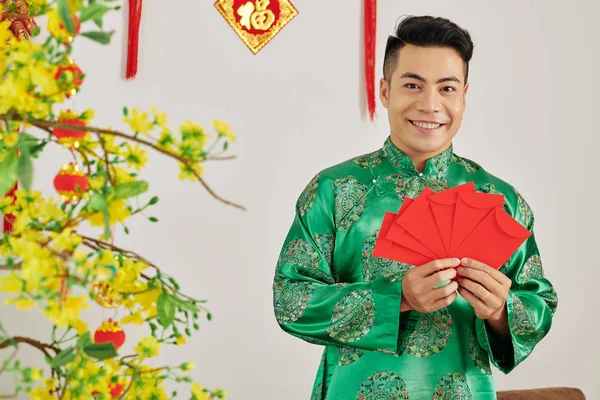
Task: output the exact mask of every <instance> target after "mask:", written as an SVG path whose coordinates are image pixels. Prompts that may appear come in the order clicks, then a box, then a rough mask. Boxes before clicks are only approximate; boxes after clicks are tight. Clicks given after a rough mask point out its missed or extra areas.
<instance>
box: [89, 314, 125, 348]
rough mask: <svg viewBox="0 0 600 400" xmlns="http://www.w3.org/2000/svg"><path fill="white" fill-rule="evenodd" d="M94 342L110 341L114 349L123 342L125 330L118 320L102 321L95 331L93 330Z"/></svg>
mask: <svg viewBox="0 0 600 400" xmlns="http://www.w3.org/2000/svg"><path fill="white" fill-rule="evenodd" d="M94 342H95V343H107V342H112V344H114V345H115V349H118V348H119V347H121V346H123V343H125V331H123V329H122V328H121V326H120V325H119V323H118V322H116V321H113V320H112V319H110V318H109V319H108V321H104V322H103V323H102V325H100V327H99V328H98V329H96V332H94Z"/></svg>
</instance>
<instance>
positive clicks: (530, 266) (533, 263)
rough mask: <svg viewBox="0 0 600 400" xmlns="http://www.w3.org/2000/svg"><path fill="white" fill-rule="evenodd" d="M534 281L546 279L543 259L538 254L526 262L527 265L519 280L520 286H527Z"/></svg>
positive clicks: (522, 270)
mask: <svg viewBox="0 0 600 400" xmlns="http://www.w3.org/2000/svg"><path fill="white" fill-rule="evenodd" d="M534 279H544V269H543V267H542V258H541V257H540V256H539V255H537V254H534V255H532V256H531V257H529V259H528V260H527V262H525V265H523V268H522V269H521V272H520V273H519V277H518V278H517V280H518V281H519V283H520V284H525V283H527V282H529V281H531V280H534Z"/></svg>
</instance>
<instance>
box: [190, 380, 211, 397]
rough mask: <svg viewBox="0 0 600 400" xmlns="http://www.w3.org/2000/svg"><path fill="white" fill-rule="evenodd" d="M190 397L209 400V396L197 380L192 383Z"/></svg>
mask: <svg viewBox="0 0 600 400" xmlns="http://www.w3.org/2000/svg"><path fill="white" fill-rule="evenodd" d="M191 389H192V399H194V400H210V396H209V395H208V393H206V392H205V391H204V390H203V389H202V386H201V385H200V384H199V383H198V382H194V383H192V388H191Z"/></svg>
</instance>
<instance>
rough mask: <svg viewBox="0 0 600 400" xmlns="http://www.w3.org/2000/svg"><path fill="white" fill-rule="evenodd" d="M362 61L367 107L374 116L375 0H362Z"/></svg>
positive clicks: (371, 117) (373, 116) (371, 116)
mask: <svg viewBox="0 0 600 400" xmlns="http://www.w3.org/2000/svg"><path fill="white" fill-rule="evenodd" d="M364 14H365V15H364V48H365V50H364V63H365V89H366V95H367V108H368V112H369V118H370V119H371V121H373V119H374V118H375V107H376V102H375V46H376V43H377V40H376V39H377V0H364Z"/></svg>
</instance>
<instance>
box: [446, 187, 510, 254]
mask: <svg viewBox="0 0 600 400" xmlns="http://www.w3.org/2000/svg"><path fill="white" fill-rule="evenodd" d="M503 205H504V195H502V194H492V193H479V192H460V191H459V192H458V197H457V201H456V211H455V213H454V221H453V224H452V236H451V239H450V254H454V253H455V251H456V249H457V248H458V246H460V245H461V244H462V243H463V242H464V241H465V239H466V238H467V237H468V236H469V235H470V234H471V232H473V230H474V229H475V228H477V226H478V225H479V224H480V223H481V222H482V221H483V220H484V219H485V217H487V216H488V215H490V213H491V212H492V211H494V209H495V208H497V207H500V208H502V206H503Z"/></svg>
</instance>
